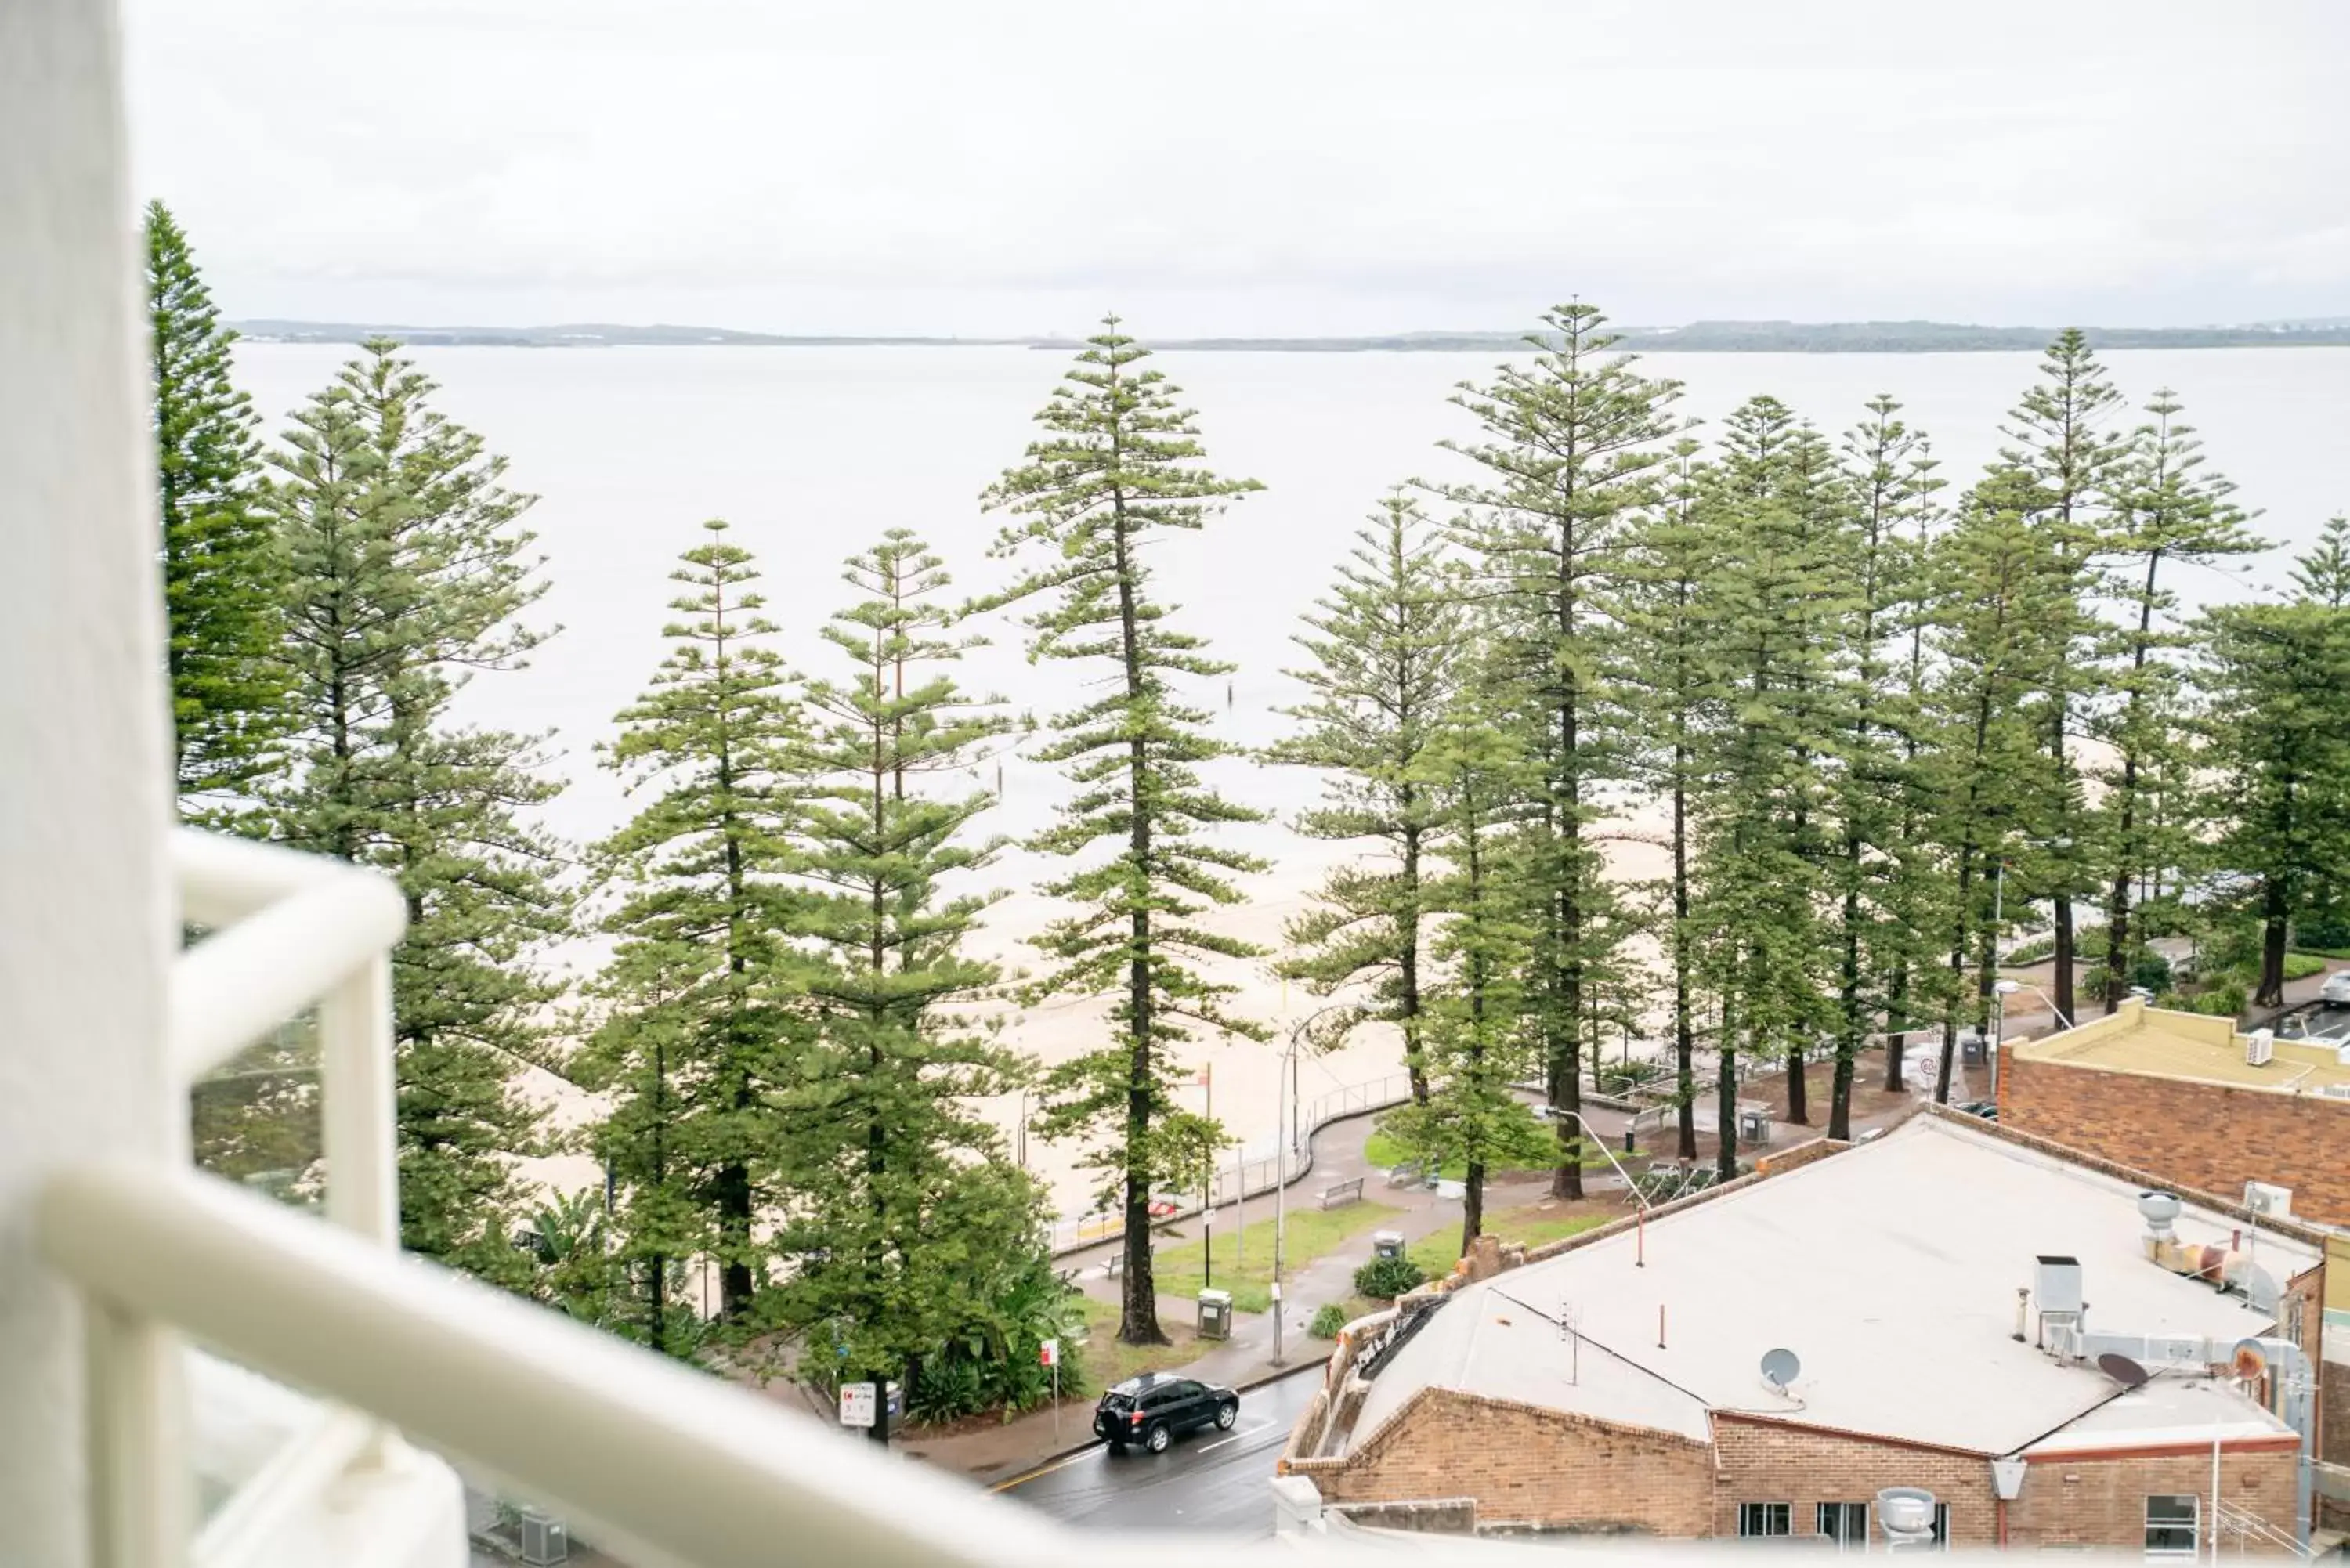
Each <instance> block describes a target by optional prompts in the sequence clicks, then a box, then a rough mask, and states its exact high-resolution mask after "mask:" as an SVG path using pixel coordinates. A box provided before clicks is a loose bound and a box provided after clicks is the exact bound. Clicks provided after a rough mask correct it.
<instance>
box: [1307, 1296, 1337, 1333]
mask: <svg viewBox="0 0 2350 1568" xmlns="http://www.w3.org/2000/svg"><path fill="white" fill-rule="evenodd" d="M1346 1326H1347V1309H1346V1308H1345V1307H1342V1306H1340V1305H1339V1304H1338V1303H1336V1302H1331V1303H1327V1304H1326V1305H1324V1306H1321V1307H1319V1308H1316V1309H1315V1314H1314V1321H1313V1322H1312V1323H1309V1324H1306V1325H1305V1332H1306V1333H1308V1334H1312V1335H1313V1336H1314V1337H1315V1338H1316V1339H1336V1338H1337V1337H1338V1331H1339V1330H1340V1329H1342V1328H1345V1327H1346Z"/></svg>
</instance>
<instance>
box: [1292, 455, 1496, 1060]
mask: <svg viewBox="0 0 2350 1568" xmlns="http://www.w3.org/2000/svg"><path fill="white" fill-rule="evenodd" d="M1305 624H1306V626H1307V628H1308V630H1309V633H1310V635H1308V634H1301V635H1300V636H1299V637H1298V639H1297V641H1298V643H1299V644H1300V646H1302V647H1303V648H1305V650H1306V651H1307V652H1308V653H1310V654H1311V655H1313V659H1314V661H1313V663H1312V665H1311V666H1310V667H1308V668H1306V669H1304V670H1293V671H1291V672H1290V673H1291V674H1292V675H1293V677H1294V678H1295V679H1296V680H1298V681H1300V682H1301V683H1303V684H1304V685H1305V688H1306V689H1307V691H1310V692H1311V693H1312V694H1313V695H1312V697H1311V700H1310V701H1307V702H1306V703H1305V705H1303V706H1301V707H1297V708H1293V709H1287V710H1284V711H1285V712H1287V713H1288V715H1289V716H1290V717H1292V718H1294V719H1296V720H1297V721H1299V722H1300V723H1301V725H1302V726H1303V727H1302V728H1301V729H1300V730H1299V731H1298V732H1297V733H1296V734H1295V735H1293V736H1291V737H1289V738H1288V739H1286V740H1284V741H1282V742H1277V743H1276V744H1274V746H1273V747H1271V748H1269V749H1268V751H1267V753H1266V758H1267V760H1268V761H1271V762H1275V763H1295V764H1298V765H1302V766H1306V767H1314V768H1320V769H1323V770H1325V773H1326V784H1325V785H1324V804H1323V805H1322V806H1321V807H1319V808H1318V809H1316V810H1314V811H1309V812H1306V813H1305V814H1304V815H1301V816H1300V817H1299V818H1298V821H1297V830H1298V831H1299V832H1300V833H1302V834H1304V835H1305V836H1307V837H1309V838H1323V839H1346V840H1371V841H1374V842H1376V843H1377V844H1378V846H1379V848H1380V850H1381V851H1382V858H1381V859H1380V860H1379V861H1377V862H1374V863H1371V864H1368V865H1366V864H1364V863H1362V862H1360V861H1354V862H1350V863H1348V864H1347V865H1344V866H1341V867H1338V868H1336V869H1335V870H1333V871H1332V872H1331V873H1330V874H1329V875H1328V876H1327V877H1326V878H1324V880H1323V883H1322V886H1321V887H1320V888H1318V889H1317V890H1316V891H1315V905H1314V907H1313V908H1312V909H1308V910H1307V911H1306V912H1305V913H1304V914H1302V915H1299V916H1298V917H1296V918H1295V919H1292V920H1291V921H1290V922H1289V926H1288V929H1287V930H1286V932H1285V933H1284V935H1285V936H1286V937H1287V939H1288V942H1289V947H1290V950H1291V951H1290V956H1289V957H1287V958H1285V959H1284V961H1283V962H1282V965H1281V970H1282V972H1283V973H1284V975H1287V976H1290V977H1292V978H1295V979H1298V980H1302V981H1305V983H1306V985H1307V986H1308V987H1309V988H1310V989H1311V990H1312V991H1313V992H1315V994H1316V995H1321V996H1327V995H1330V994H1331V993H1332V992H1336V991H1338V990H1340V989H1341V988H1346V987H1356V988H1367V991H1366V992H1365V993H1364V994H1363V999H1362V1000H1360V1001H1357V1002H1348V1003H1346V1004H1343V1005H1342V1006H1341V1007H1340V1008H1339V1009H1338V1011H1337V1012H1336V1013H1335V1014H1334V1015H1332V1016H1331V1017H1329V1018H1328V1019H1326V1021H1325V1023H1324V1025H1322V1026H1320V1027H1318V1028H1317V1030H1316V1039H1315V1044H1321V1045H1326V1046H1327V1045H1336V1044H1339V1043H1340V1042H1342V1041H1343V1040H1344V1039H1345V1038H1346V1037H1347V1034H1349V1033H1351V1032H1352V1031H1353V1030H1354V1029H1355V1028H1357V1026H1359V1025H1361V1024H1363V1023H1370V1022H1374V1021H1376V1022H1382V1023H1393V1024H1394V1025H1395V1026H1396V1028H1397V1031H1398V1033H1400V1034H1401V1035H1402V1037H1403V1051H1404V1064H1405V1067H1406V1069H1407V1071H1408V1072H1409V1075H1410V1077H1411V1084H1412V1095H1413V1097H1414V1098H1415V1099H1418V1100H1421V1101H1425V1100H1426V1099H1427V1098H1428V1068H1427V1064H1426V1063H1425V1062H1424V1061H1423V1059H1422V1045H1421V1037H1422V1027H1423V1024H1422V1013H1423V1012H1424V1010H1425V1000H1426V994H1425V993H1426V991H1427V987H1428V978H1427V975H1426V972H1425V971H1426V968H1427V964H1428V958H1429V955H1428V952H1427V940H1426V930H1425V927H1426V924H1427V920H1428V917H1429V913H1430V910H1429V905H1428V880H1429V877H1430V874H1431V867H1430V854H1431V851H1432V849H1433V847H1434V845H1435V841H1436V838H1437V836H1438V829H1437V824H1436V821H1435V808H1434V804H1433V800H1432V797H1431V795H1430V790H1429V787H1428V784H1427V782H1426V781H1425V779H1423V778H1422V777H1421V770H1420V760H1421V758H1422V756H1423V755H1424V754H1425V753H1426V752H1427V750H1428V747H1429V744H1430V740H1431V738H1432V737H1433V735H1434V734H1435V732H1436V729H1437V726H1438V724H1439V723H1440V721H1441V717H1442V714H1443V711H1444V709H1445V706H1446V704H1447V703H1449V702H1450V701H1451V699H1452V696H1453V694H1454V692H1455V691H1457V690H1458V688H1459V685H1460V681H1461V671H1462V670H1463V668H1464V666H1465V664H1466V661H1467V659H1468V656H1469V653H1470V651H1471V641H1470V621H1469V617H1468V615H1467V613H1466V611H1465V609H1464V608H1463V607H1462V605H1461V597H1460V584H1459V581H1458V576H1457V574H1456V573H1455V572H1454V571H1453V569H1452V568H1451V566H1449V565H1447V564H1446V563H1445V562H1444V560H1443V559H1442V558H1441V556H1440V554H1439V552H1438V547H1437V542H1436V541H1435V540H1434V539H1433V538H1431V537H1430V525H1429V523H1428V520H1427V518H1426V516H1425V515H1424V514H1422V513H1421V512H1420V510H1419V506H1418V504H1416V503H1414V502H1412V501H1411V500H1409V498H1407V497H1406V496H1404V495H1402V494H1401V493H1398V494H1395V495H1391V496H1389V497H1388V499H1387V500H1386V501H1385V502H1383V503H1382V504H1381V505H1380V509H1379V513H1378V516H1377V517H1376V518H1375V519H1374V520H1373V522H1372V523H1371V524H1369V525H1368V526H1367V527H1365V528H1363V529H1362V530H1361V531H1360V532H1358V533H1357V535H1356V544H1355V548H1354V551H1353V556H1352V558H1351V560H1350V561H1348V562H1347V563H1344V564H1342V565H1341V566H1339V568H1338V581H1337V585H1336V587H1335V588H1334V589H1333V590H1332V592H1331V593H1330V595H1329V596H1328V597H1325V598H1324V599H1322V600H1321V601H1320V602H1319V605H1318V607H1317V610H1316V612H1315V613H1313V614H1309V615H1308V616H1307V617H1306V618H1305Z"/></svg>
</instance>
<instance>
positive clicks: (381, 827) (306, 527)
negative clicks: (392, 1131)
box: [265, 339, 571, 1286]
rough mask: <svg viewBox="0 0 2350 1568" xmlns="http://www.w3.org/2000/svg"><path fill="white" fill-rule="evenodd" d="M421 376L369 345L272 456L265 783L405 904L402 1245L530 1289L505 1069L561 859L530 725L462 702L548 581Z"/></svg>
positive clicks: (464, 437) (518, 1043) (310, 838)
mask: <svg viewBox="0 0 2350 1568" xmlns="http://www.w3.org/2000/svg"><path fill="white" fill-rule="evenodd" d="M432 390H433V385H432V382H431V381H430V380H429V379H426V378H425V377H424V376H423V375H422V374H421V372H420V371H418V370H417V369H416V368H415V367H414V366H413V365H412V364H411V363H410V362H408V361H407V360H405V359H403V358H400V355H399V352H398V346H397V345H395V344H393V343H390V342H389V341H386V340H380V339H379V340H376V341H374V342H371V343H369V345H368V346H367V348H366V349H365V351H364V352H363V353H362V354H361V356H360V357H359V358H357V359H355V360H353V361H352V362H351V363H349V364H348V365H347V366H345V367H344V369H342V371H341V373H340V374H339V375H338V377H337V378H336V379H335V381H334V382H333V383H332V384H331V385H330V386H328V387H327V388H326V389H324V390H322V391H319V392H317V394H315V395H314V396H313V397H312V398H311V399H310V400H309V402H308V403H307V404H306V405H305V406H304V407H303V408H302V409H301V410H299V411H298V412H297V413H296V415H295V416H294V420H295V423H294V428H293V429H292V430H291V431H288V432H287V433H286V438H285V440H286V450H284V451H283V452H277V453H275V454H273V457H272V460H271V461H272V462H273V464H274V466H275V468H276V476H275V478H274V480H273V482H272V483H270V485H269V486H268V489H267V491H266V492H265V504H266V505H267V508H268V511H269V513H270V515H271V516H272V518H273V520H274V521H275V523H276V528H277V537H278V544H279V550H280V552H281V555H282V557H283V560H284V562H285V567H286V576H285V594H286V607H287V616H288V619H289V620H290V623H291V630H290V633H289V640H288V643H287V667H288V670H289V673H290V677H291V681H292V697H293V704H294V708H293V711H294V714H295V728H294V730H293V732H292V733H291V735H290V736H289V737H288V741H287V750H288V752H289V753H290V755H291V757H292V760H293V763H294V767H293V770H292V772H291V773H290V774H289V775H287V776H286V778H285V779H284V780H282V781H280V782H277V783H275V784H273V785H272V787H271V788H270V789H269V790H268V791H267V792H266V795H265V799H266V804H267V808H268V812H269V815H270V817H271V819H272V821H273V824H274V826H275V828H276V832H277V834H278V835H279V836H281V837H282V838H284V839H285V840H286V842H288V843H290V844H292V845H293V846H296V847H297V848H301V849H306V850H309V851H311V852H313V853H319V854H327V855H333V856H335V857H338V858H341V859H345V860H349V861H353V862H356V863H358V864H360V865H364V866H369V867H376V868H378V869H380V870H382V871H384V872H386V873H388V874H390V876H391V877H394V878H395V879H396V880H397V881H398V882H399V884H400V889H401V891H402V892H403V893H404V894H405V895H406V896H407V899H408V912H409V929H408V934H407V936H406V938H405V939H404V940H402V941H401V942H400V946H399V948H398V949H397V950H395V951H394V953H393V955H392V1001H393V1015H394V1038H395V1048H396V1052H397V1068H398V1076H399V1085H398V1086H399V1122H400V1237H401V1243H402V1245H404V1246H406V1247H407V1248H409V1249H410V1250H411V1251H418V1252H422V1253H424V1254H426V1255H427V1256H430V1257H434V1258H438V1259H441V1260H442V1261H444V1262H454V1263H457V1264H459V1265H461V1266H463V1267H466V1268H469V1269H472V1270H473V1271H474V1272H478V1273H481V1274H483V1275H484V1277H486V1278H489V1279H492V1280H494V1281H497V1282H503V1283H506V1284H511V1285H516V1286H519V1285H522V1284H524V1283H525V1279H524V1278H523V1273H524V1271H523V1270H522V1268H521V1267H520V1265H519V1264H518V1262H517V1258H516V1254H515V1251H514V1250H513V1249H512V1248H510V1247H508V1246H506V1245H505V1243H504V1231H505V1224H504V1218H505V1215H506V1212H507V1210H509V1209H510V1208H511V1206H512V1204H513V1202H514V1201H515V1196H516V1195H515V1189H514V1185H513V1179H512V1175H511V1167H510V1165H509V1158H510V1157H511V1156H512V1155H513V1154H515V1153H518V1152H525V1151H526V1150H527V1149H528V1148H529V1147H531V1131H532V1127H533V1126H534V1125H535V1122H536V1113H535V1112H534V1111H533V1110H531V1108H530V1107H528V1106H526V1105H525V1103H524V1102H523V1101H522V1100H521V1099H520V1098H519V1097H517V1096H515V1093H514V1092H513V1090H512V1087H511V1085H510V1079H511V1078H512V1076H513V1075H514V1072H515V1066H516V1064H517V1063H518V1062H520V1061H523V1060H526V1059H529V1058H531V1057H533V1056H534V1055H536V1054H539V1044H540V1041H541V1038H542V1031H543V1027H544V1026H543V1023H542V1013H543V1011H544V1009H545V1008H546V1004H547V1003H548V1002H551V1001H552V1000H553V999H554V998H555V996H556V994H557V993H558V992H559V987H558V986H557V985H556V983H554V982H552V981H548V980H546V979H544V978H542V977H541V975H540V974H539V973H538V972H537V971H536V970H535V969H534V968H533V967H532V963H531V960H532V958H533V956H534V955H535V954H536V952H537V951H538V950H540V949H541V948H542V947H543V946H544V945H545V944H546V943H547V942H549V941H552V940H556V939H557V938H560V937H562V936H564V935H566V934H567V933H568V932H569V930H570V929H571V919H570V913H571V912H570V903H569V900H568V898H567V896H566V895H565V894H564V893H563V892H562V891H561V890H560V888H558V886H557V885H556V881H555V880H554V877H555V874H556V871H557V870H558V869H559V867H560V866H561V864H562V861H563V851H562V849H561V847H560V846H557V845H556V843H555V842H553V841H552V840H551V839H549V838H548V837H547V836H546V835H544V834H543V833H541V832H539V831H538V830H536V829H535V828H533V827H531V826H527V824H526V822H525V817H526V815H528V814H529V813H531V812H532V811H533V810H534V809H535V808H536V807H537V806H539V805H542V804H543V803H544V802H546V800H547V799H548V798H549V797H550V796H552V795H553V794H555V793H556V790H557V789H558V788H559V786H558V785H556V784H553V783H551V782H549V781H548V780H547V779H546V778H545V777H544V776H543V774H541V773H540V771H539V769H540V767H541V766H542V763H543V759H542V758H541V756H540V755H539V753H538V743H539V742H538V740H537V738H536V737H532V736H526V735H514V734H507V733H504V732H494V731H486V730H479V729H473V728H469V727H466V726H464V725H463V724H461V723H459V722H457V721H456V720H455V718H454V717H453V715H452V703H453V701H454V700H455V698H456V696H457V693H458V691H459V690H460V688H461V687H462V686H463V684H464V683H465V682H466V681H468V680H471V679H473V676H474V675H475V674H477V673H479V672H481V671H484V670H500V669H505V668H511V667H513V666H514V665H515V664H516V663H518V662H519V661H520V659H522V657H523V656H524V655H525V653H527V652H528V651H529V650H530V649H531V648H533V647H534V646H536V643H537V642H538V640H539V639H540V637H541V636H542V634H541V633H540V632H538V631H537V630H536V629H534V628H530V627H528V626H526V625H525V624H524V623H523V621H522V620H521V615H522V613H523V612H524V611H525V609H527V608H528V607H529V606H530V605H531V604H532V602H533V601H535V600H536V598H537V597H538V596H539V594H540V593H541V592H542V591H544V585H543V584H541V583H539V582H537V581H536V579H535V576H534V574H535V572H536V567H537V566H538V562H537V561H536V559H534V558H532V557H530V556H528V554H527V552H528V550H529V546H530V544H531V535H529V534H528V533H526V532H524V531H522V530H521V529H520V528H518V527H517V526H515V524H516V522H517V520H518V519H519V518H520V516H521V514H523V512H524V511H525V509H526V508H527V507H528V505H529V504H530V500H529V498H528V497H525V496H520V495H515V494H514V493H511V492H508V491H507V490H505V489H504V487H503V485H502V484H501V483H500V481H501V478H502V476H503V474H504V468H505V463H504V459H502V458H497V457H494V456H491V455H489V454H487V453H486V452H484V448H483V445H482V441H481V439H480V438H479V437H477V436H475V435H473V433H472V432H470V431H465V430H463V428H461V427H459V426H457V425H455V424H452V423H451V422H450V421H447V420H446V419H444V418H443V417H442V415H441V414H440V413H439V412H438V411H436V410H433V409H432V407H431V405H430V403H429V398H430V396H431V394H432Z"/></svg>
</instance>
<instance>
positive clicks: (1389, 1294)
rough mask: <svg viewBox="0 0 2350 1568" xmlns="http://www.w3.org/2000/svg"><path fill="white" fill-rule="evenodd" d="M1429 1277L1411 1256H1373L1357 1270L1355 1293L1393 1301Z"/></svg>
mask: <svg viewBox="0 0 2350 1568" xmlns="http://www.w3.org/2000/svg"><path fill="white" fill-rule="evenodd" d="M1427 1278H1428V1275H1427V1273H1426V1272H1423V1271H1422V1270H1421V1268H1420V1266H1419V1264H1418V1263H1415V1262H1412V1261H1411V1260H1410V1259H1409V1258H1373V1259H1372V1260H1371V1261H1370V1262H1367V1263H1365V1264H1364V1265H1363V1266H1362V1267H1361V1268H1359V1269H1357V1270H1356V1271H1355V1293H1356V1294H1357V1295H1358V1296H1369V1297H1371V1298H1372V1299H1373V1300H1374V1301H1383V1302H1384V1301H1393V1300H1394V1299H1395V1298H1396V1297H1398V1296H1399V1295H1401V1294H1403V1293H1404V1292H1406V1291H1408V1290H1410V1289H1411V1288H1412V1287H1413V1286H1415V1285H1418V1284H1419V1283H1420V1282H1423V1281H1424V1280H1426V1279H1427Z"/></svg>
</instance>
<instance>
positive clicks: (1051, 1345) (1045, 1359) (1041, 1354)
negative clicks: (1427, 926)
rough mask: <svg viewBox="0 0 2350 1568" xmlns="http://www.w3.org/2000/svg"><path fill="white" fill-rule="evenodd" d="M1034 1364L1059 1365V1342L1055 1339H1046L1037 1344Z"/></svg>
mask: <svg viewBox="0 0 2350 1568" xmlns="http://www.w3.org/2000/svg"><path fill="white" fill-rule="evenodd" d="M1036 1365H1037V1366H1059V1365H1061V1342H1060V1341H1059V1340H1057V1339H1048V1340H1045V1342H1044V1343H1042V1344H1041V1345H1037V1346H1036Z"/></svg>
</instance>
